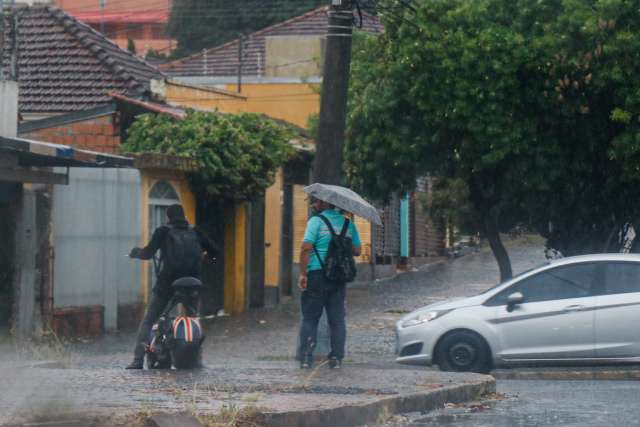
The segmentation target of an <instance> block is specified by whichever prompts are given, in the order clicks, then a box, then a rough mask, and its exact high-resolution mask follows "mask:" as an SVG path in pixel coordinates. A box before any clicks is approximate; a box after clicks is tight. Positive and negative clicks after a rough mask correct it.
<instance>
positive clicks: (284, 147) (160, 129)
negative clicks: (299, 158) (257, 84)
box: [123, 111, 295, 199]
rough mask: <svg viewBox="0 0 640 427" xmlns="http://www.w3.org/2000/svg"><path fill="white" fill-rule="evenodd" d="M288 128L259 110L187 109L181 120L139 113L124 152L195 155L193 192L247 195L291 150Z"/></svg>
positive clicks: (266, 181) (270, 178)
mask: <svg viewBox="0 0 640 427" xmlns="http://www.w3.org/2000/svg"><path fill="white" fill-rule="evenodd" d="M294 136H295V135H294V132H293V131H292V129H291V128H289V127H286V126H284V125H282V124H279V123H276V122H274V121H273V120H270V119H267V118H265V117H263V116H260V115H257V114H250V113H242V114H238V115H232V114H220V113H217V112H206V113H205V112H197V111H189V112H188V113H187V117H186V118H185V119H184V120H176V119H173V118H171V117H168V116H164V115H153V114H144V115H142V116H139V117H138V118H136V121H135V122H134V123H133V125H132V126H131V127H130V128H129V134H128V137H127V141H126V143H125V144H123V149H124V150H125V151H127V152H133V153H140V152H151V153H164V154H171V155H179V156H187V157H190V158H193V159H196V160H197V162H198V164H199V166H200V170H199V171H198V173H194V174H192V176H191V182H192V186H193V190H194V192H195V193H196V194H198V195H201V196H206V197H208V198H210V199H248V198H252V197H254V196H257V195H258V194H260V193H261V192H262V191H264V190H265V189H266V188H267V187H269V186H270V185H271V184H273V182H274V178H275V172H276V170H277V169H278V168H279V167H280V166H282V165H283V164H284V163H285V162H286V161H287V160H288V159H289V158H290V157H291V155H292V154H293V149H292V148H291V147H290V145H289V141H290V140H291V139H292V138H293V137H294Z"/></svg>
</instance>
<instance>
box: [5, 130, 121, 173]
mask: <svg viewBox="0 0 640 427" xmlns="http://www.w3.org/2000/svg"><path fill="white" fill-rule="evenodd" d="M0 153H9V154H13V155H17V158H18V165H19V166H23V167H56V166H63V167H97V168H132V167H133V159H132V158H129V157H124V156H117V155H115V154H105V153H98V152H95V151H88V150H81V149H78V148H74V147H70V146H68V145H60V144H52V143H49V142H42V141H33V140H30V139H24V138H5V137H1V136H0Z"/></svg>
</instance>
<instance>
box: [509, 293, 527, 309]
mask: <svg viewBox="0 0 640 427" xmlns="http://www.w3.org/2000/svg"><path fill="white" fill-rule="evenodd" d="M523 302H524V295H522V292H514V293H512V294H511V295H509V296H508V297H507V311H508V312H512V311H513V309H514V308H516V306H517V305H520V304H522V303H523Z"/></svg>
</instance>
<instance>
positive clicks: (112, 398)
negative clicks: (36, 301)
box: [0, 362, 495, 426]
mask: <svg viewBox="0 0 640 427" xmlns="http://www.w3.org/2000/svg"><path fill="white" fill-rule="evenodd" d="M0 377H1V378H2V383H3V386H4V387H3V388H4V389H5V390H6V391H10V392H8V393H7V392H5V393H3V394H2V397H0V424H7V423H20V422H24V421H28V420H33V419H35V418H38V417H44V418H46V419H55V418H56V417H58V416H63V415H64V414H73V415H74V416H75V417H84V416H102V417H111V416H114V415H119V416H125V415H131V414H139V413H157V412H167V413H178V412H183V411H186V412H188V413H196V414H214V413H218V412H220V411H222V410H225V409H226V410H227V411H229V410H231V409H232V408H236V409H238V408H240V409H241V408H252V410H253V411H254V412H257V413H259V414H262V415H263V416H264V418H263V420H264V422H265V423H266V424H267V425H273V426H283V425H309V426H312V425H326V424H325V422H326V421H327V420H329V419H332V420H334V421H333V422H332V425H334V426H349V425H356V424H365V423H366V422H371V421H376V420H378V419H379V418H380V417H384V416H386V415H388V414H392V413H395V412H400V411H401V412H406V411H411V410H426V409H430V408H435V407H437V406H442V405H443V404H444V403H446V402H459V401H465V400H469V399H473V398H477V397H478V396H480V395H481V394H484V393H487V392H492V391H494V390H495V381H494V380H493V378H491V377H489V376H486V375H478V374H454V373H443V372H437V371H426V370H420V369H407V368H403V367H399V366H396V365H390V366H367V365H355V364H354V365H351V366H345V367H343V369H342V370H330V369H329V368H328V367H327V366H326V365H324V366H323V365H319V366H317V368H316V369H315V370H313V371H307V370H300V369H298V368H297V366H296V365H295V364H294V363H283V362H279V363H268V362H261V363H253V364H251V365H248V364H235V365H233V366H231V365H220V366H210V367H207V368H206V369H202V370H195V371H150V370H143V371H126V370H124V369H117V368H101V369H99V368H96V369H79V368H72V369H64V368H62V367H60V366H58V365H57V364H55V363H50V364H43V363H40V364H24V365H20V364H14V365H13V366H11V367H8V366H5V367H4V368H3V369H0Z"/></svg>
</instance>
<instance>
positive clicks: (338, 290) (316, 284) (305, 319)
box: [300, 270, 347, 360]
mask: <svg viewBox="0 0 640 427" xmlns="http://www.w3.org/2000/svg"><path fill="white" fill-rule="evenodd" d="M307 277H308V279H307V289H306V290H305V291H304V292H302V295H301V309H302V326H301V327H300V346H301V348H300V350H301V355H302V356H303V357H304V355H305V354H313V349H314V348H315V344H316V340H317V335H318V322H319V321H320V317H321V316H322V310H323V309H324V310H326V311H327V319H328V321H329V332H330V334H331V353H330V354H329V357H335V358H337V359H340V360H342V358H343V357H344V346H345V341H346V338H347V328H346V324H345V320H344V317H345V288H346V286H345V285H344V284H340V283H332V282H329V281H327V280H326V279H325V278H324V275H323V273H322V271H320V270H318V271H311V272H309V274H308V275H307Z"/></svg>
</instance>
